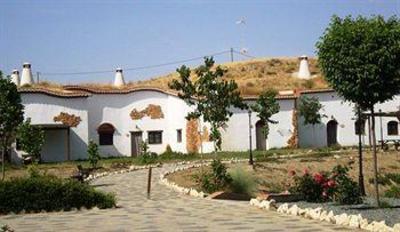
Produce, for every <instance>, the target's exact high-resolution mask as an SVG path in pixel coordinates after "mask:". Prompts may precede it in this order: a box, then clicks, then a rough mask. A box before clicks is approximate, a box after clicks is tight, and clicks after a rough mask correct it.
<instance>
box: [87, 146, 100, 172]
mask: <svg viewBox="0 0 400 232" xmlns="http://www.w3.org/2000/svg"><path fill="white" fill-rule="evenodd" d="M87 153H88V158H89V163H90V165H91V166H92V168H96V167H97V163H98V162H99V160H100V158H101V157H100V154H99V146H98V145H97V144H96V143H95V142H93V141H92V140H90V141H89V146H88V149H87Z"/></svg>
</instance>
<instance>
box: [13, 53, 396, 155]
mask: <svg viewBox="0 0 400 232" xmlns="http://www.w3.org/2000/svg"><path fill="white" fill-rule="evenodd" d="M304 60H306V59H302V61H304ZM302 65H303V66H302V67H303V68H304V62H303V64H302ZM29 68H30V64H29V65H28V64H25V65H24V72H23V75H22V78H21V82H23V80H26V81H25V82H27V83H28V82H30V81H33V79H32V78H31V75H30V73H31V71H30V70H29ZM15 79H17V78H15ZM30 83H32V82H30ZM124 83H125V81H124V79H123V75H122V70H121V69H118V70H117V72H116V81H115V84H114V85H116V88H110V89H109V90H101V89H95V88H88V87H82V86H64V87H63V89H62V90H57V91H55V90H51V89H44V88H37V87H35V88H32V87H29V86H28V87H24V86H22V87H20V88H19V92H20V93H21V95H22V102H23V104H24V105H25V118H31V120H32V124H35V125H40V126H41V127H42V128H43V129H44V130H45V144H44V146H43V149H42V152H41V155H42V160H43V161H47V162H53V161H64V160H77V159H86V158H87V152H86V151H87V145H88V143H89V141H90V140H93V141H95V142H96V143H97V144H99V149H100V153H101V155H102V156H105V157H106V156H137V155H139V153H140V142H141V141H147V142H148V144H149V150H150V151H152V152H156V153H162V152H164V151H165V150H166V148H167V146H170V147H171V148H172V150H174V151H179V152H183V153H187V152H194V151H197V152H211V151H212V150H213V144H212V142H210V141H209V138H208V135H209V126H208V125H206V124H204V123H203V122H198V121H190V122H189V121H187V120H186V119H185V117H186V116H187V114H188V112H190V111H191V108H190V107H189V106H188V105H187V104H186V103H185V102H184V101H182V100H181V99H180V98H178V96H177V94H176V93H175V92H172V91H166V90H162V89H158V88H131V89H127V88H121V86H123V85H124ZM28 84H29V83H28ZM304 95H305V96H310V97H317V98H318V99H319V101H320V102H321V104H322V105H323V109H322V111H321V113H322V114H324V115H325V117H323V119H322V123H321V124H318V125H315V126H314V127H312V126H305V125H303V120H302V118H300V117H298V114H296V111H297V110H296V109H297V104H298V99H299V98H300V97H301V96H304ZM256 98H257V96H247V97H245V100H246V101H247V102H248V103H251V102H253V101H254V100H255V99H256ZM277 99H278V102H279V105H280V111H279V112H278V113H277V114H275V115H274V116H273V118H272V119H273V120H275V121H277V122H278V123H276V124H270V125H269V127H270V130H269V131H270V132H269V135H268V138H267V139H266V138H265V137H264V135H263V134H262V132H261V128H262V126H263V125H262V123H260V121H259V119H258V118H257V116H256V114H255V113H251V114H250V117H249V113H248V112H247V111H244V110H239V109H233V112H234V114H233V115H232V117H231V118H230V120H229V122H228V123H227V127H226V128H224V129H223V130H222V150H224V151H246V150H248V149H249V142H250V137H251V139H252V141H251V142H252V148H253V149H258V150H266V149H271V148H282V147H288V146H289V147H290V146H295V145H298V146H300V147H323V146H330V145H334V144H339V145H342V146H350V145H356V144H357V143H358V136H357V135H356V133H355V118H356V117H355V113H354V109H353V108H354V106H353V105H352V104H349V103H346V102H343V99H341V98H340V97H339V96H338V95H337V94H336V93H335V92H334V91H333V90H330V89H319V90H305V91H282V92H280V94H279V95H278V96H277ZM399 100H400V98H399V97H396V98H395V99H393V100H392V101H388V102H386V103H384V104H379V105H377V106H376V109H377V110H376V111H379V110H382V111H383V112H388V111H397V110H399V104H400V102H399ZM381 121H382V123H381ZM249 123H250V124H251V128H249V125H250V124H249ZM367 124H368V123H367V122H365V125H366V127H367V128H368V125H367ZM381 127H382V130H381ZM250 130H251V136H250ZM376 130H377V140H380V139H381V138H383V139H400V136H399V133H398V119H397V118H394V117H393V118H382V119H380V118H379V117H378V118H377V123H376ZM368 131H369V130H368V129H366V130H365V133H364V134H363V142H364V144H369V143H370V138H369V134H368ZM17 147H18V146H16V144H15V145H14V150H13V155H12V158H13V160H14V161H18V160H20V158H21V157H22V152H21V151H19V150H18V148H17Z"/></svg>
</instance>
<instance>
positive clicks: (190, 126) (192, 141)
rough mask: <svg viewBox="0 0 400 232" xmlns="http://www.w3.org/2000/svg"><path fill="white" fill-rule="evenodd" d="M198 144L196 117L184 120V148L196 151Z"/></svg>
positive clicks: (192, 151)
mask: <svg viewBox="0 0 400 232" xmlns="http://www.w3.org/2000/svg"><path fill="white" fill-rule="evenodd" d="M199 146H200V134H199V122H198V121H197V120H196V119H191V120H188V121H186V149H187V151H188V152H189V153H197V152H198V151H199Z"/></svg>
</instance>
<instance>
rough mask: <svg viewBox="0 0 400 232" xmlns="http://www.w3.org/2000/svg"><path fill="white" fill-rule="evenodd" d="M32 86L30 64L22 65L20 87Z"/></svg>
mask: <svg viewBox="0 0 400 232" xmlns="http://www.w3.org/2000/svg"><path fill="white" fill-rule="evenodd" d="M32 84H33V78H32V71H31V64H30V63H24V64H23V65H22V74H21V83H20V85H21V86H24V85H32Z"/></svg>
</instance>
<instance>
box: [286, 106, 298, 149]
mask: <svg viewBox="0 0 400 232" xmlns="http://www.w3.org/2000/svg"><path fill="white" fill-rule="evenodd" d="M292 126H293V132H292V136H290V138H289V140H288V141H287V144H288V147H289V148H298V147H299V132H298V119H297V110H296V109H293V111H292Z"/></svg>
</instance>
